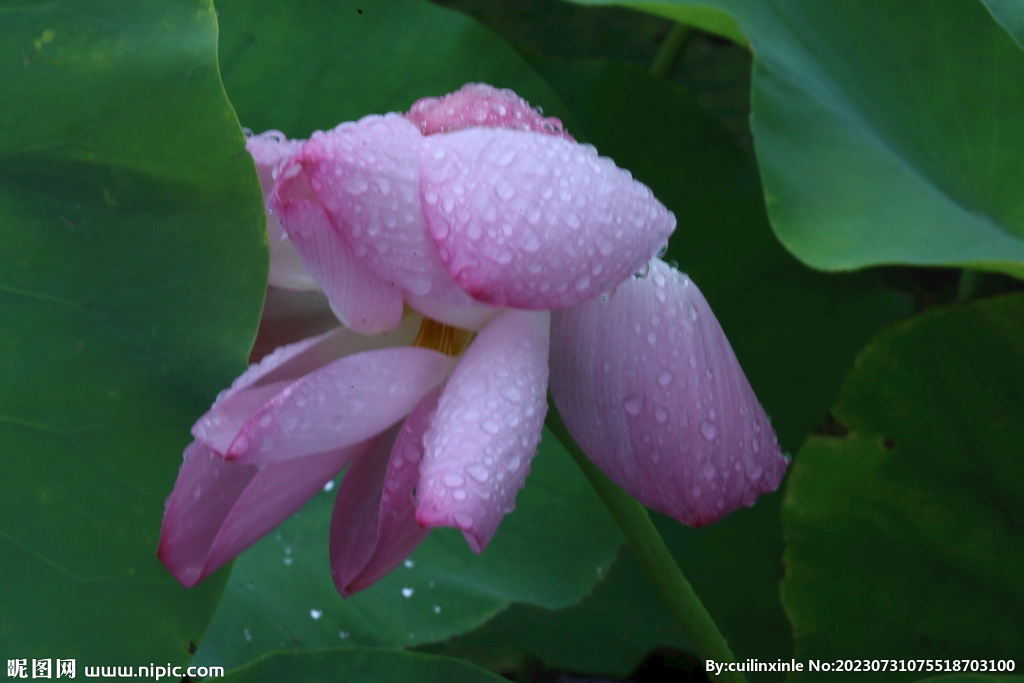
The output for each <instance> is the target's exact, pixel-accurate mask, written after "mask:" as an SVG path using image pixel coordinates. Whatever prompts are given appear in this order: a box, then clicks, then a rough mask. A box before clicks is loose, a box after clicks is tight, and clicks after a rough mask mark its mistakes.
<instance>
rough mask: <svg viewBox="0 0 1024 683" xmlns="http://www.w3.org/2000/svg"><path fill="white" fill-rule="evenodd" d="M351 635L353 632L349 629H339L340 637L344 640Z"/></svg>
mask: <svg viewBox="0 0 1024 683" xmlns="http://www.w3.org/2000/svg"><path fill="white" fill-rule="evenodd" d="M350 635H351V634H350V633H349V632H348V631H338V637H339V638H341V639H342V640H348V637H349V636H350Z"/></svg>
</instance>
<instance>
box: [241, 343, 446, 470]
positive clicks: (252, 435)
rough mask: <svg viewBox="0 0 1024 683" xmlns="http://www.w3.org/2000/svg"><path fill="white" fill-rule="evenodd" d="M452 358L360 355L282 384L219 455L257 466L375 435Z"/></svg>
mask: <svg viewBox="0 0 1024 683" xmlns="http://www.w3.org/2000/svg"><path fill="white" fill-rule="evenodd" d="M452 363H453V361H452V359H451V358H449V357H448V356H445V355H444V354H441V353H438V352H436V351H431V350H429V349H421V348H414V347H406V348H398V349H379V350H376V351H365V352H363V353H357V354H354V355H351V356H346V357H344V358H342V359H340V360H336V361H334V362H333V363H330V364H328V365H326V366H324V367H323V368H321V369H319V370H317V371H315V372H312V373H310V374H308V375H306V376H304V377H303V378H302V379H300V380H297V381H296V382H293V383H292V384H289V385H288V386H287V387H285V388H284V389H282V390H281V391H280V392H279V393H278V394H276V395H275V396H274V397H273V398H272V399H271V400H270V401H268V402H267V403H266V404H264V405H263V406H262V407H261V408H260V409H259V410H257V411H256V412H255V413H253V414H252V415H251V416H250V417H249V418H248V419H247V420H246V422H245V424H244V425H242V428H241V429H240V430H239V431H238V434H237V436H235V438H234V440H232V442H231V445H230V447H229V448H228V449H227V451H226V452H225V454H224V455H225V457H226V458H229V459H237V460H239V461H241V462H248V463H253V464H264V463H269V462H278V461H281V460H288V459H291V458H298V457H302V456H308V455H313V454H316V453H324V452H327V451H331V450H335V449H337V448H342V447H345V446H350V445H352V444H355V443H359V442H361V441H365V440H366V439H369V438H370V437H373V436H376V435H377V434H380V433H381V432H383V431H384V430H386V429H387V428H388V427H390V426H391V425H393V424H394V423H396V422H397V421H398V420H400V419H402V418H403V417H405V416H406V415H408V414H409V412H410V411H411V410H412V409H413V408H414V407H416V404H417V403H419V401H420V399H422V398H423V396H424V395H426V393H427V392H429V391H430V390H431V389H433V388H434V387H436V386H437V385H438V384H439V383H441V382H442V381H443V380H444V378H445V377H447V376H448V373H449V372H450V371H451V367H452Z"/></svg>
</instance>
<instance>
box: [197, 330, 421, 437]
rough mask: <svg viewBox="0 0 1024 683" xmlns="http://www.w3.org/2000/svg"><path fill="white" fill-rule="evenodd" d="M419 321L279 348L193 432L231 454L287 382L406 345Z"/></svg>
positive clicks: (328, 335) (254, 367)
mask: <svg viewBox="0 0 1024 683" xmlns="http://www.w3.org/2000/svg"><path fill="white" fill-rule="evenodd" d="M419 324H420V319H419V318H418V316H406V319H405V320H403V321H402V324H401V325H400V326H399V327H398V329H396V330H394V331H393V332H390V333H388V334H384V335H379V336H373V337H370V336H365V335H361V334H355V333H354V332H351V331H349V330H346V329H345V328H343V327H336V328H335V329H333V330H331V331H330V332H327V333H324V334H322V335H320V336H317V337H311V338H309V339H305V340H303V341H301V342H298V343H295V344H290V345H288V346H283V347H280V348H278V349H277V350H275V351H274V352H273V353H271V354H269V355H267V356H265V357H264V358H263V359H262V360H261V361H260V362H259V363H257V364H255V365H252V366H250V367H249V369H248V370H246V371H245V372H243V373H242V374H241V375H240V376H239V377H238V379H236V380H235V381H234V382H233V383H232V384H231V387H230V388H228V389H226V390H224V391H222V392H221V394H220V395H219V396H218V397H217V400H216V402H214V404H213V407H211V408H210V410H209V411H207V412H206V414H205V415H203V416H202V417H201V418H199V420H198V421H197V422H196V424H195V425H194V426H193V427H192V435H193V436H194V437H195V438H196V439H198V440H199V441H203V442H204V443H206V444H207V445H208V446H210V447H211V448H213V449H214V450H215V451H217V452H219V453H227V451H228V448H229V447H230V446H231V442H232V441H233V440H234V439H235V437H236V436H237V435H238V432H239V430H240V429H242V427H243V426H244V425H245V423H246V421H247V420H249V418H251V417H252V415H253V414H254V413H255V412H256V411H257V410H259V409H260V408H262V407H263V406H264V405H265V404H266V403H268V402H269V401H270V400H271V399H273V398H274V397H275V396H277V395H278V394H279V393H281V392H282V391H283V390H284V389H285V388H286V387H287V386H288V385H290V384H292V383H293V382H295V381H296V380H299V379H301V378H303V377H305V376H306V375H308V374H311V373H313V372H314V371H316V370H318V369H320V368H322V367H324V366H326V365H328V364H329V363H331V362H333V361H335V360H338V359H339V358H343V357H345V356H349V355H352V354H355V353H360V352H363V351H369V350H372V349H377V348H389V347H395V346H404V345H407V344H409V343H410V342H411V341H412V340H413V339H414V338H415V335H416V332H417V330H418V329H419Z"/></svg>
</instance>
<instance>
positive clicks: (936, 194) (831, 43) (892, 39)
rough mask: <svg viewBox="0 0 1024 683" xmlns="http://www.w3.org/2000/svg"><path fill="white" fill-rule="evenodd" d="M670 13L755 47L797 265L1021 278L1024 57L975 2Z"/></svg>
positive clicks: (853, 0) (865, 1)
mask: <svg viewBox="0 0 1024 683" xmlns="http://www.w3.org/2000/svg"><path fill="white" fill-rule="evenodd" d="M579 1H581V2H585V4H606V3H605V2H603V0H601V1H595V0H579ZM623 4H626V3H623ZM664 5H668V6H672V7H680V8H690V7H694V6H696V7H705V6H713V7H716V8H719V9H724V10H727V11H729V12H731V13H732V14H733V16H734V17H735V18H736V20H737V23H738V24H739V26H740V28H741V29H742V30H743V32H744V33H745V34H746V35H747V36H749V37H750V40H751V43H752V45H753V48H754V54H755V63H754V78H753V93H752V110H753V114H752V116H753V130H754V137H755V148H756V150H757V155H758V160H759V164H760V169H761V175H762V176H763V178H764V185H765V196H766V197H767V201H768V209H769V214H770V215H771V219H772V225H773V227H774V229H775V232H776V234H777V235H778V237H779V239H780V240H781V241H782V242H783V243H784V244H785V245H786V247H787V248H788V249H789V250H790V251H792V252H793V253H794V254H796V255H797V256H798V257H799V258H800V259H802V260H803V261H805V262H806V263H808V264H810V265H812V266H814V267H816V268H822V269H826V270H849V269H854V268H859V267H863V266H866V265H878V264H893V263H906V264H913V265H944V266H949V265H958V266H969V267H971V268H975V269H979V270H993V271H1000V272H1004V273H1008V274H1011V275H1015V276H1016V277H1024V193H1021V192H1020V191H1019V188H1020V187H1021V185H1022V184H1024V117H1021V116H1020V112H1021V111H1024V89H1022V88H1021V87H1020V84H1021V83H1022V82H1024V53H1022V52H1021V50H1020V47H1019V46H1018V45H1016V44H1014V42H1013V41H1012V40H1011V39H1010V37H1009V36H1008V35H1007V33H1006V32H1005V31H1004V30H1003V29H1002V28H1001V27H1000V26H998V25H997V24H996V23H995V22H994V21H993V20H992V17H991V16H990V15H989V13H988V12H986V11H985V9H984V8H983V7H982V6H981V5H980V4H979V3H975V2H940V1H938V0H907V1H906V2H900V3H891V2H887V1H886V0H839V1H837V2H829V3H823V2H818V1H817V0H770V1H765V2H744V1H742V0H704V1H700V0H698V1H696V2H692V1H683V0H676V1H674V2H668V1H666V2H665V3H664ZM635 6H642V7H648V8H649V5H647V4H646V3H640V4H639V5H635ZM994 6H995V5H993V7H994ZM1017 11H1018V10H1013V11H1012V12H1007V13H1006V14H1001V16H1005V17H1008V16H1011V14H1012V16H1016V12H1017Z"/></svg>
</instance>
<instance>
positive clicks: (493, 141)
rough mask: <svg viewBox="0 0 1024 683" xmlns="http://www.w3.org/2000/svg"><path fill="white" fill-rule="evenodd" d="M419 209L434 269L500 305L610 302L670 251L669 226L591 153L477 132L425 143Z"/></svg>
mask: <svg viewBox="0 0 1024 683" xmlns="http://www.w3.org/2000/svg"><path fill="white" fill-rule="evenodd" d="M420 168H421V174H422V179H421V183H422V190H423V210H424V215H425V216H426V222H427V227H428V229H429V230H430V234H431V235H432V236H433V238H434V241H435V243H436V244H437V250H438V253H439V255H440V257H441V261H442V262H443V263H444V264H445V266H446V267H447V268H448V271H449V272H450V273H451V275H452V277H453V278H454V279H455V281H456V282H457V283H458V284H459V285H460V286H462V288H463V289H465V290H466V291H467V292H469V293H470V294H471V295H473V297H475V298H477V299H479V300H481V301H485V302H487V303H490V304H492V305H496V306H504V305H508V306H514V307H517V308H528V309H549V308H560V307H565V306H573V305H575V304H578V303H580V302H582V301H585V300H587V299H590V298H593V297H596V296H598V295H599V294H601V293H604V292H607V291H610V290H611V289H612V288H613V287H614V286H615V285H616V284H618V283H619V282H621V281H622V280H623V279H625V278H626V277H627V276H629V275H630V274H632V273H634V272H636V271H637V270H639V269H640V268H641V267H643V265H644V264H645V263H647V261H648V260H649V259H650V257H651V256H653V255H654V254H655V253H656V252H657V251H658V250H659V249H660V248H661V247H662V246H663V245H664V244H665V243H666V241H667V239H668V236H669V234H670V233H671V232H672V230H673V229H674V228H675V217H674V216H673V215H672V214H671V213H670V212H669V211H668V210H667V209H666V208H665V207H664V206H663V205H662V204H661V203H660V202H659V201H658V200H656V199H655V198H654V196H653V195H652V194H651V191H650V190H649V189H648V188H647V187H646V186H644V185H642V184H641V183H639V182H637V181H635V180H633V178H632V176H630V175H629V173H628V172H626V171H623V170H622V169H619V168H617V167H616V166H615V164H614V163H613V162H612V161H611V160H610V159H607V158H603V157H599V156H598V155H597V153H596V151H594V149H593V148H591V147H586V146H583V145H577V144H575V143H573V142H569V141H567V140H564V139H561V138H557V137H552V136H549V135H543V134H539V133H532V132H524V131H510V130H502V129H492V128H473V129H468V130H461V131H458V132H455V133H449V134H446V135H433V136H430V137H427V138H424V140H423V143H422V145H421V147H420Z"/></svg>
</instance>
